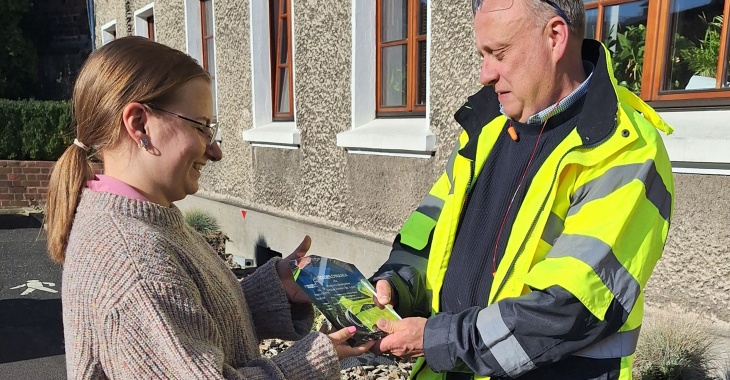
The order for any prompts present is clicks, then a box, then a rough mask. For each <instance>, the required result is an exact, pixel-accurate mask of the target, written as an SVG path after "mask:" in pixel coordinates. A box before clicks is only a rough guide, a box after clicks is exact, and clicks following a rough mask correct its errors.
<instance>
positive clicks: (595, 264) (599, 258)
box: [548, 234, 641, 314]
mask: <svg viewBox="0 0 730 380" xmlns="http://www.w3.org/2000/svg"><path fill="white" fill-rule="evenodd" d="M566 256H569V257H575V258H576V259H578V260H580V261H582V262H584V263H586V264H588V265H589V266H590V267H591V268H593V271H594V272H595V273H596V275H597V276H598V277H599V278H600V279H601V280H602V281H603V283H604V284H605V285H606V287H607V288H608V290H610V291H611V293H612V294H613V296H614V297H615V298H616V299H617V300H618V302H619V303H620V304H621V306H623V308H624V310H626V312H627V313H629V314H631V310H632V309H633V308H634V304H635V303H636V300H637V299H639V293H640V292H641V286H640V285H639V282H638V281H636V279H635V278H634V276H632V275H631V273H629V272H628V271H627V270H626V268H624V266H623V265H621V263H620V262H619V261H618V259H617V258H616V256H615V255H614V254H613V250H612V249H611V246H609V245H608V244H606V243H604V242H602V241H601V240H599V239H597V238H594V237H592V236H585V235H566V234H563V235H561V236H560V237H559V238H558V240H557V241H556V242H555V245H554V246H553V249H551V250H550V252H548V257H556V258H557V257H566Z"/></svg>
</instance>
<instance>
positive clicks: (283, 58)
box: [278, 19, 289, 65]
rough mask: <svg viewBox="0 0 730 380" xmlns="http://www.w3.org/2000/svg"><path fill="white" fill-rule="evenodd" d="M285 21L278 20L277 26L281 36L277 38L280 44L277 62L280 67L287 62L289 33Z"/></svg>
mask: <svg viewBox="0 0 730 380" xmlns="http://www.w3.org/2000/svg"><path fill="white" fill-rule="evenodd" d="M287 21H288V20H287V19H279V25H280V27H281V34H280V37H279V38H280V39H281V42H280V44H279V59H278V62H279V63H280V64H282V65H283V64H286V63H287V62H288V61H289V48H288V47H289V45H288V43H289V32H288V30H287V29H288V28H287V24H288V22H287Z"/></svg>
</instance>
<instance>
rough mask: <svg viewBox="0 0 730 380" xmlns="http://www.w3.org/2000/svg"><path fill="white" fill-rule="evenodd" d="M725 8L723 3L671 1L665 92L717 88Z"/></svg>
mask: <svg viewBox="0 0 730 380" xmlns="http://www.w3.org/2000/svg"><path fill="white" fill-rule="evenodd" d="M722 8H723V1H722V0H672V2H671V3H670V14H669V23H670V28H671V29H670V34H669V35H670V43H669V49H668V52H669V54H670V56H669V59H668V60H667V61H666V62H667V64H666V65H665V68H666V69H665V70H666V71H665V74H664V76H663V77H664V81H663V83H662V90H698V89H707V88H715V87H716V82H715V78H716V77H717V62H718V59H719V56H720V29H721V28H722Z"/></svg>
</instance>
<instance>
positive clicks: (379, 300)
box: [373, 280, 396, 309]
mask: <svg viewBox="0 0 730 380" xmlns="http://www.w3.org/2000/svg"><path fill="white" fill-rule="evenodd" d="M375 293H377V297H375V296H373V302H374V303H375V305H377V306H378V307H379V308H381V309H383V308H385V305H390V306H393V307H396V302H395V301H396V300H393V298H392V297H393V289H392V288H391V287H390V283H389V282H388V281H387V280H378V282H376V283H375Z"/></svg>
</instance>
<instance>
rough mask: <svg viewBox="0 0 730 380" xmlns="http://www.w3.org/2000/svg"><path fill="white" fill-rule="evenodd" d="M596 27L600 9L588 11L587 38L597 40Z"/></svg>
mask: <svg viewBox="0 0 730 380" xmlns="http://www.w3.org/2000/svg"><path fill="white" fill-rule="evenodd" d="M596 25H598V8H593V9H586V34H585V38H591V39H595V38H596Z"/></svg>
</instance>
